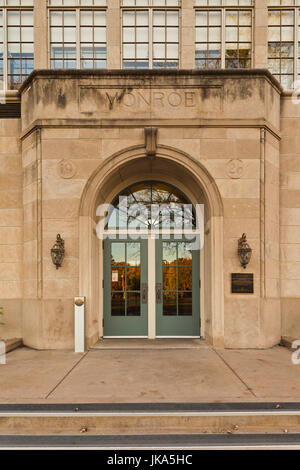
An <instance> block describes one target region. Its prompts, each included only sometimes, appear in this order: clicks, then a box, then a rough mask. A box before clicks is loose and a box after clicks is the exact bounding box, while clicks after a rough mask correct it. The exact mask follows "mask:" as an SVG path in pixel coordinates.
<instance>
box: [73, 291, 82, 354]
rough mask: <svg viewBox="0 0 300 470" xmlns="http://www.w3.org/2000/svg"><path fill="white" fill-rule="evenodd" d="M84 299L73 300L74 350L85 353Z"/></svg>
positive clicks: (76, 298)
mask: <svg viewBox="0 0 300 470" xmlns="http://www.w3.org/2000/svg"><path fill="white" fill-rule="evenodd" d="M84 337H85V297H75V298H74V350H75V352H84V351H85V341H84Z"/></svg>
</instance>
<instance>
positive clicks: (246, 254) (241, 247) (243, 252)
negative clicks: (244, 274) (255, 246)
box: [238, 233, 252, 269]
mask: <svg viewBox="0 0 300 470" xmlns="http://www.w3.org/2000/svg"><path fill="white" fill-rule="evenodd" d="M251 255H252V248H250V246H249V244H248V243H247V238H246V234H245V233H243V235H242V237H241V238H240V239H239V241H238V257H239V260H240V263H241V266H242V267H243V268H244V269H245V268H246V266H247V264H248V263H249V262H250V259H251Z"/></svg>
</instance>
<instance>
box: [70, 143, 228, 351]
mask: <svg viewBox="0 0 300 470" xmlns="http://www.w3.org/2000/svg"><path fill="white" fill-rule="evenodd" d="M147 179H159V180H160V181H163V182H166V183H171V184H173V185H174V186H177V187H178V188H179V189H180V190H182V191H183V192H184V193H185V194H186V195H187V196H188V197H189V199H190V200H191V201H192V202H193V204H197V203H204V204H205V215H206V217H205V243H204V247H205V248H204V268H203V269H204V271H203V273H202V277H204V279H203V281H204V282H202V292H203V295H202V298H204V299H205V300H204V304H203V306H202V308H204V310H205V321H204V324H205V337H206V339H207V340H208V341H209V342H210V343H212V344H214V345H215V346H220V347H222V346H223V344H224V282H223V204H222V198H221V195H220V193H219V190H218V188H217V185H216V183H215V181H214V179H213V178H212V176H211V175H210V173H209V172H208V171H207V169H206V168H205V167H204V166H203V164H202V163H201V162H199V161H197V160H196V159H194V158H192V157H191V156H190V155H188V154H186V153H185V152H183V151H182V150H178V149H175V148H172V147H168V146H158V149H157V153H156V157H155V158H149V157H146V152H145V147H144V146H134V147H130V148H127V149H124V150H122V151H120V152H117V153H115V154H113V155H112V156H111V157H109V158H108V159H106V160H105V161H104V162H103V163H102V164H101V165H99V167H98V168H97V169H96V170H95V171H94V172H93V174H92V175H91V176H90V178H89V180H88V181H87V183H86V186H85V188H84V191H83V194H82V197H81V202H80V208H79V295H85V296H86V298H87V316H86V341H87V345H88V346H89V345H91V344H93V343H94V342H96V341H97V339H98V337H99V334H100V335H101V331H102V328H101V323H102V322H101V315H102V305H101V302H102V300H101V297H102V296H101V289H100V283H101V276H102V272H101V263H98V259H101V246H100V243H99V240H98V239H97V237H96V230H95V227H96V208H97V206H98V205H99V204H101V203H110V202H111V201H112V199H113V198H114V196H116V195H117V194H118V193H119V192H120V191H121V190H122V189H123V188H125V187H126V186H128V185H129V184H131V183H134V182H138V181H143V180H147ZM99 299H100V301H99Z"/></svg>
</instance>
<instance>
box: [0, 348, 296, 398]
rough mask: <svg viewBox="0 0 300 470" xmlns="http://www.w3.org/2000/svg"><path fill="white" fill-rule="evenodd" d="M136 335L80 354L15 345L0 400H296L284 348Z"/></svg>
mask: <svg viewBox="0 0 300 470" xmlns="http://www.w3.org/2000/svg"><path fill="white" fill-rule="evenodd" d="M140 341H147V340H138V341H135V340H127V341H124V340H122V341H121V340H120V341H118V340H104V341H102V342H100V343H99V344H97V345H95V347H94V348H93V349H90V350H89V351H88V352H87V353H84V354H81V353H73V352H71V351H36V350H33V349H29V348H25V347H23V348H19V349H16V350H15V351H12V352H10V353H8V354H7V363H6V365H1V364H0V402H1V403H30V402H34V403H43V402H47V403H51V402H52V403H53V402H57V403H63V402H77V403H79V402H86V403H88V402H237V401H300V365H298V366H297V365H293V364H292V362H291V351H289V350H288V349H286V348H283V347H280V346H276V347H274V348H272V349H268V350H220V349H213V348H211V347H209V346H207V345H206V344H205V342H203V341H200V340H189V341H187V340H180V341H179V340H173V341H172V340H156V341H155V342H147V345H146V346H147V347H146V349H145V348H144V349H141V343H140ZM151 343H152V344H151ZM143 344H144V343H143ZM128 345H129V346H130V347H128Z"/></svg>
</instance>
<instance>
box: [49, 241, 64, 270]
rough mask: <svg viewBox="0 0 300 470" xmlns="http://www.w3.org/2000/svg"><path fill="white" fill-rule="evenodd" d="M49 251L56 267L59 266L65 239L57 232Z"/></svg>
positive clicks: (61, 260)
mask: <svg viewBox="0 0 300 470" xmlns="http://www.w3.org/2000/svg"><path fill="white" fill-rule="evenodd" d="M50 253H51V258H52V262H53V264H54V265H55V266H56V269H58V268H60V267H61V265H62V262H63V259H64V257H65V241H64V240H63V239H62V238H61V236H60V234H59V233H58V234H57V236H56V242H55V243H54V245H53V247H52V248H51V250H50Z"/></svg>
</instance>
